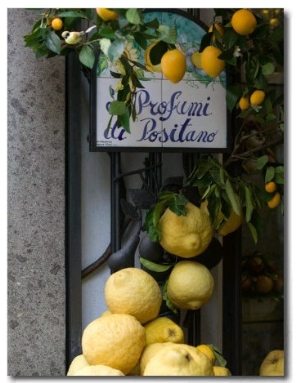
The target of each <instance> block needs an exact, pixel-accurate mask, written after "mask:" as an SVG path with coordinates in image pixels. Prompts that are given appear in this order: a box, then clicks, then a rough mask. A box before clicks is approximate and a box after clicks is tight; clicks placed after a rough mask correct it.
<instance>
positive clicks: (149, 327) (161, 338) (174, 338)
mask: <svg viewBox="0 0 300 383" xmlns="http://www.w3.org/2000/svg"><path fill="white" fill-rule="evenodd" d="M144 327H145V330H146V345H148V344H151V343H163V342H173V343H184V332H183V329H182V328H181V327H180V326H179V325H178V324H177V323H175V322H174V321H173V320H172V319H170V318H168V317H157V318H155V319H153V320H152V321H150V322H147V323H146V324H145V325H144Z"/></svg>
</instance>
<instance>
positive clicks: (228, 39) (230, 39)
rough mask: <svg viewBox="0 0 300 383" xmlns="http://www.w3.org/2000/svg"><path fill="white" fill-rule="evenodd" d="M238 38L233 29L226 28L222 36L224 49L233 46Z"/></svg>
mask: <svg viewBox="0 0 300 383" xmlns="http://www.w3.org/2000/svg"><path fill="white" fill-rule="evenodd" d="M238 38H239V35H238V34H237V33H236V32H235V31H234V30H233V29H228V30H226V33H225V34H224V36H223V42H224V45H225V47H226V49H230V48H232V47H234V46H235V45H236V42H237V41H238Z"/></svg>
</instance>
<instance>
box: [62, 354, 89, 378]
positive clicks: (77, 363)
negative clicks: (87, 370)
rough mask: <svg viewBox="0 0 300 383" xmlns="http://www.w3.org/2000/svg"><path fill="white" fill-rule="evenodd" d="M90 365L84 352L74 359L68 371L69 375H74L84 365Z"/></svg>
mask: <svg viewBox="0 0 300 383" xmlns="http://www.w3.org/2000/svg"><path fill="white" fill-rule="evenodd" d="M87 366H89V364H88V362H87V361H86V359H85V357H84V355H83V354H79V355H77V356H75V358H74V359H73V360H72V362H71V364H70V366H69V369H68V371H67V376H73V375H75V374H76V372H77V371H79V370H81V369H82V368H83V367H87Z"/></svg>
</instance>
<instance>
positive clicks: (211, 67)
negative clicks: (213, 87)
mask: <svg viewBox="0 0 300 383" xmlns="http://www.w3.org/2000/svg"><path fill="white" fill-rule="evenodd" d="M221 53H222V51H221V49H219V48H217V47H215V46H213V45H209V46H207V47H206V48H204V49H203V51H202V55H201V65H202V69H203V70H204V72H205V73H207V74H208V75H209V76H210V77H217V76H219V75H220V74H221V72H222V71H223V70H224V68H225V61H224V60H221V59H219V58H218V56H220V54H221Z"/></svg>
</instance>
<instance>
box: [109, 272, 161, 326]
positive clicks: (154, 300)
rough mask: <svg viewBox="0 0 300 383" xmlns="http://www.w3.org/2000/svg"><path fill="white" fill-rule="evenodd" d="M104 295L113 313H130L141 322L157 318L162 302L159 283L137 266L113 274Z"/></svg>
mask: <svg viewBox="0 0 300 383" xmlns="http://www.w3.org/2000/svg"><path fill="white" fill-rule="evenodd" d="M104 296H105V301H106V305H107V307H108V310H109V311H110V312H111V313H113V314H130V315H133V316H134V317H136V318H137V320H138V321H140V322H141V323H146V322H148V321H150V320H152V319H154V318H156V317H157V316H158V313H159V310H160V306H161V303H162V293H161V290H160V287H159V284H158V283H157V282H156V280H155V279H154V278H153V277H152V276H151V275H150V274H148V273H147V272H146V271H144V270H141V269H139V268H137V267H127V268H125V269H121V270H119V271H117V272H115V273H113V274H111V275H110V276H109V277H108V279H107V281H106V284H105V287H104ZM108 317H110V315H108Z"/></svg>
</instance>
